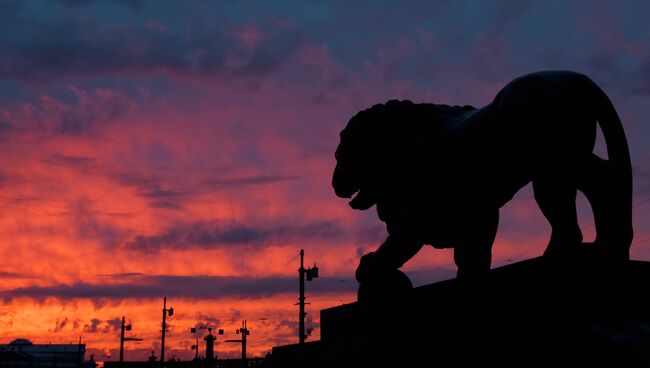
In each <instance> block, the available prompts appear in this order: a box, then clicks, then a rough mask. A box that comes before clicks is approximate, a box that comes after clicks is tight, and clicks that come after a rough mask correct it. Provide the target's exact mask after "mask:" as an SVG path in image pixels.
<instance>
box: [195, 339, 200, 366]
mask: <svg viewBox="0 0 650 368" xmlns="http://www.w3.org/2000/svg"><path fill="white" fill-rule="evenodd" d="M194 360H196V361H197V362H198V361H199V338H198V337H197V338H196V355H195V356H194Z"/></svg>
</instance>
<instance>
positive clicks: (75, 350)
mask: <svg viewBox="0 0 650 368" xmlns="http://www.w3.org/2000/svg"><path fill="white" fill-rule="evenodd" d="M85 354H86V344H34V343H32V342H31V341H29V340H27V339H16V340H14V341H12V342H10V343H9V344H0V367H2V368H9V367H17V368H18V367H29V368H40V367H43V368H82V367H84V368H93V367H92V366H93V365H94V363H91V362H85V359H84V356H85Z"/></svg>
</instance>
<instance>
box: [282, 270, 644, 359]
mask: <svg viewBox="0 0 650 368" xmlns="http://www.w3.org/2000/svg"><path fill="white" fill-rule="evenodd" d="M649 296H650V262H641V261H630V262H629V263H627V264H625V265H624V266H622V267H617V268H611V265H607V262H603V261H602V260H599V261H594V260H591V259H588V258H585V259H577V260H572V261H571V262H565V263H552V262H549V261H545V260H544V259H542V258H536V259H532V260H528V261H524V262H520V263H516V264H513V265H509V266H505V267H501V268H498V269H494V270H492V271H490V274H489V276H488V277H487V278H485V279H483V280H481V281H478V282H459V281H458V280H455V279H454V280H448V281H443V282H439V283H435V284H431V285H426V286H422V287H419V288H416V289H414V290H413V292H412V293H411V294H410V295H409V296H408V298H406V299H400V300H395V299H391V298H390V297H388V298H387V299H386V300H384V301H383V303H381V304H379V305H377V304H375V305H361V304H359V303H352V304H348V305H344V306H340V307H335V308H330V309H325V310H323V311H321V326H322V327H321V328H322V331H321V341H318V342H312V343H310V344H307V345H306V346H305V347H304V348H302V349H301V347H300V346H298V345H290V346H284V347H277V348H274V349H273V354H272V362H273V363H274V365H273V366H275V367H283V368H290V367H301V366H303V367H310V368H311V367H355V366H357V367H379V366H396V367H405V366H466V365H470V364H471V365H477V364H480V365H488V364H489V365H490V366H493V365H496V366H515V365H517V366H526V367H531V366H533V367H534V366H558V365H559V366H566V365H567V364H570V365H573V366H588V365H591V366H616V367H624V366H633V367H649V366H650V302H649V301H648V299H650V298H649Z"/></svg>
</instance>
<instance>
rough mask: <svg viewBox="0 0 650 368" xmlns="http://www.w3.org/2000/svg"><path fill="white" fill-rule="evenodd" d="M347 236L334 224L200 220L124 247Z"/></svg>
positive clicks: (206, 245) (140, 237) (139, 238)
mask: <svg viewBox="0 0 650 368" xmlns="http://www.w3.org/2000/svg"><path fill="white" fill-rule="evenodd" d="M344 234H345V229H344V228H343V227H341V226H340V224H338V223H337V222H333V221H317V222H312V223H303V224H287V223H268V224H261V225H253V224H249V223H246V224H244V223H240V224H238V223H220V222H214V221H213V222H210V221H199V222H194V223H177V224H176V225H174V226H172V227H170V228H168V229H167V230H165V231H162V232H161V233H159V234H155V235H137V236H135V237H133V238H132V239H130V240H128V241H126V242H125V243H124V244H123V248H124V249H127V250H134V251H140V252H152V251H160V250H163V249H192V248H220V247H221V248H223V247H233V246H247V247H252V248H262V247H265V246H268V245H269V244H270V243H278V244H282V243H287V242H293V241H298V240H311V239H318V240H319V241H322V240H335V239H340V238H341V237H343V236H344Z"/></svg>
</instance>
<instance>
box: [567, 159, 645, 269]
mask: <svg viewBox="0 0 650 368" xmlns="http://www.w3.org/2000/svg"><path fill="white" fill-rule="evenodd" d="M578 189H579V190H580V191H581V192H583V193H584V194H585V197H587V200H588V201H589V203H590V204H591V209H592V211H593V214H594V223H595V227H596V240H595V241H594V244H595V246H596V249H598V251H599V252H602V253H603V256H604V257H607V258H612V257H613V258H614V259H620V260H628V259H629V258H630V255H629V249H630V244H631V243H632V236H633V232H632V207H631V201H630V193H629V189H628V188H627V187H625V183H624V182H623V181H621V180H619V178H618V175H617V173H616V168H615V167H614V165H613V164H612V163H611V162H610V161H607V160H604V159H602V158H600V157H598V156H596V155H594V154H592V155H591V156H590V157H589V158H588V159H587V160H586V164H585V166H584V170H582V172H581V175H580V178H579V181H578Z"/></svg>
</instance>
